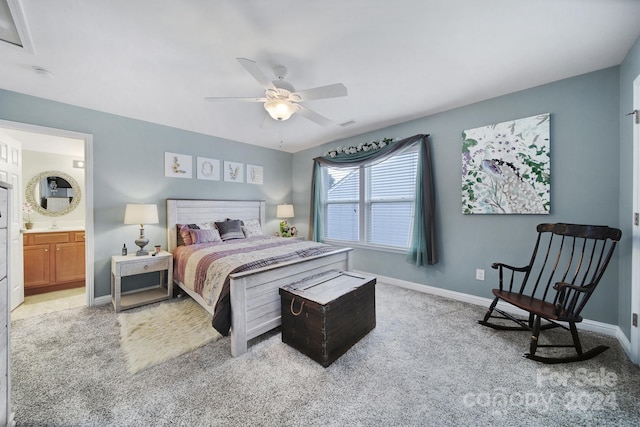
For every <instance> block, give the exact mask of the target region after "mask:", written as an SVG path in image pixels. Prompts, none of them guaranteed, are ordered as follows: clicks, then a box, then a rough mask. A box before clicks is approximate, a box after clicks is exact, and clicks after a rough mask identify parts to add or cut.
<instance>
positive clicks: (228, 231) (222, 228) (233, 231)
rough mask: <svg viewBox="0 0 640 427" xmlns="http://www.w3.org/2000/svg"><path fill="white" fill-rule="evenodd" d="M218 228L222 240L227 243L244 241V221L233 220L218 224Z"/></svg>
mask: <svg viewBox="0 0 640 427" xmlns="http://www.w3.org/2000/svg"><path fill="white" fill-rule="evenodd" d="M216 227H217V228H218V231H219V232H220V238H222V240H224V241H225V242H226V241H227V240H231V239H244V233H243V232H242V221H240V220H239V219H232V220H230V221H224V222H216Z"/></svg>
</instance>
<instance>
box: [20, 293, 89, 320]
mask: <svg viewBox="0 0 640 427" xmlns="http://www.w3.org/2000/svg"><path fill="white" fill-rule="evenodd" d="M86 304H87V297H86V295H85V288H74V289H67V290H62V291H54V292H47V293H45V294H39V295H32V296H28V297H25V298H24V302H23V303H22V304H20V305H19V306H18V307H16V308H15V309H14V310H13V311H12V312H11V321H15V320H20V319H28V318H30V317H34V316H40V315H42V314H47V313H55V312H57V311H62V310H68V309H70V308H78V307H84V306H85V305H86Z"/></svg>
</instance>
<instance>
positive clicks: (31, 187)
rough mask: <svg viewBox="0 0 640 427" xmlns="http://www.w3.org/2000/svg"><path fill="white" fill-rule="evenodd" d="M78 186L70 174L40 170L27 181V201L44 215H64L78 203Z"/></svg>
mask: <svg viewBox="0 0 640 427" xmlns="http://www.w3.org/2000/svg"><path fill="white" fill-rule="evenodd" d="M80 193H81V192H80V186H79V185H78V182H77V181H76V180H75V179H73V177H71V176H70V175H68V174H66V173H64V172H60V171H46V172H42V173H40V174H38V175H36V176H34V177H33V178H31V180H30V181H29V183H28V184H27V188H26V190H25V196H26V199H27V202H29V204H31V206H32V207H33V209H34V210H35V211H36V212H38V213H39V214H41V215H45V216H61V215H66V214H68V213H69V212H71V211H72V210H74V209H75V208H76V207H77V206H78V205H79V204H80V195H81V194H80Z"/></svg>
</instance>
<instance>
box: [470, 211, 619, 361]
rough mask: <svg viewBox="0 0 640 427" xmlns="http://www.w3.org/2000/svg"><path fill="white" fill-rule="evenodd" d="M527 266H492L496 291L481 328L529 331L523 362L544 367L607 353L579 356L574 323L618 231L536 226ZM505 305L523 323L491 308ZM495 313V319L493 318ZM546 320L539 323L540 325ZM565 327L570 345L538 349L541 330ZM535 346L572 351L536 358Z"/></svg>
mask: <svg viewBox="0 0 640 427" xmlns="http://www.w3.org/2000/svg"><path fill="white" fill-rule="evenodd" d="M537 231H538V236H537V239H536V243H535V246H534V249H533V253H532V255H531V259H530V261H529V264H528V265H526V266H523V267H514V266H510V265H507V264H503V263H494V264H492V266H491V267H492V268H494V269H497V270H498V285H499V288H498V289H493V290H492V293H493V295H494V296H495V298H494V300H493V302H492V303H491V305H490V306H489V309H488V311H487V313H486V314H485V316H484V319H483V320H481V321H479V323H480V324H482V325H485V326H489V327H491V328H494V329H502V330H530V331H532V333H533V334H532V336H531V343H530V352H529V353H527V354H525V357H527V358H529V359H533V360H537V361H540V362H545V363H564V362H572V361H577V360H585V359H588V358H591V357H593V356H595V355H597V354H599V353H601V352H603V351H605V350H606V349H607V347H605V346H599V347H596V348H594V349H592V350H590V351H588V352H583V351H582V346H581V344H580V340H579V337H578V333H577V329H576V326H575V324H576V323H579V322H581V321H582V317H581V315H580V313H581V312H582V309H583V308H584V307H585V305H586V304H587V302H588V301H589V298H591V295H592V294H593V292H594V291H595V289H596V286H597V285H598V283H599V282H600V279H601V278H602V276H603V274H604V272H605V270H606V268H607V265H608V264H609V261H610V260H611V257H612V255H613V252H614V250H615V247H616V245H617V242H618V241H619V240H620V237H621V234H622V233H621V231H620V230H618V229H616V228H610V227H606V226H594V225H578V224H563V223H558V224H540V225H538V226H537ZM501 300H502V301H504V302H506V303H509V304H511V305H513V306H515V307H518V308H520V309H521V310H524V311H526V312H528V314H529V318H528V319H519V318H517V317H515V316H514V315H512V314H511V313H508V312H506V311H504V310H502V309H499V308H497V307H496V305H497V303H498V302H499V301H501ZM494 312H495V313H498V314H499V315H498V316H496V315H494ZM491 319H506V320H509V321H513V322H515V323H516V324H518V325H519V326H515V327H514V326H507V325H504V324H503V323H497V322H495V321H491ZM543 319H544V320H546V321H547V322H545V323H544V324H541V321H542V320H543ZM557 322H566V323H568V324H569V328H568V329H569V330H570V331H571V336H572V338H573V344H572V345H552V344H540V343H539V334H540V330H544V329H551V328H555V327H563V328H565V329H567V328H566V327H565V326H564V325H561V324H559V323H557ZM538 347H574V348H575V350H576V352H577V355H576V356H572V357H544V356H539V355H536V350H537V348H538Z"/></svg>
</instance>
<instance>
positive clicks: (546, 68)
mask: <svg viewBox="0 0 640 427" xmlns="http://www.w3.org/2000/svg"><path fill="white" fill-rule="evenodd" d="M11 1H12V2H13V3H14V4H15V3H18V4H21V6H22V9H23V11H24V16H25V21H26V24H27V26H28V30H29V36H30V37H29V38H30V40H31V43H32V46H33V52H28V51H26V50H24V49H17V48H15V47H13V46H11V45H9V44H7V43H1V42H0V76H1V77H0V88H2V89H8V90H12V91H16V92H21V93H25V94H29V95H34V96H38V97H42V98H46V99H51V100H55V101H60V102H64V103H68V104H73V105H78V106H82V107H86V108H91V109H95V110H99V111H104V112H108V113H113V114H118V115H122V116H127V117H132V118H136V119H141V120H146V121H149V122H153V123H159V124H165V125H168V126H173V127H177V128H181V129H187V130H191V131H195V132H200V133H203V134H208V135H215V136H218V137H222V138H226V139H230V140H234V141H240V142H245V143H249V144H255V145H260V146H264V147H269V148H276V149H277V148H280V149H282V150H285V151H289V152H296V151H299V150H302V149H305V148H308V147H311V146H316V145H319V144H322V143H325V142H329V141H333V140H336V139H340V138H344V137H348V136H353V135H357V134H361V133H364V132H368V131H372V130H376V129H380V128H384V127H387V126H389V125H392V124H396V123H401V122H404V121H407V120H410V119H414V118H418V117H422V116H425V115H430V114H434V113H436V112H440V111H445V110H448V109H451V108H455V107H458V106H462V105H467V104H470V103H474V102H477V101H480V100H484V99H488V98H492V97H495V96H499V95H503V94H506V93H510V92H514V91H517V90H522V89H526V88H530V87H534V86H538V85H541V84H545V83H548V82H551V81H556V80H560V79H563V78H567V77H571V76H575V75H579V74H583V73H586V72H590V71H595V70H599V69H602V68H606V67H610V66H614V65H618V64H620V63H621V62H622V60H623V59H624V57H625V55H626V54H627V52H628V51H629V49H630V48H631V46H632V45H633V43H634V41H635V40H636V39H637V37H638V36H639V35H640V0H483V1H478V0H396V1H376V2H373V1H371V0H325V1H315V2H311V1H301V0H272V1H264V0H242V1H239V0H236V1H232V0H182V1H175V0H135V1H131V0H108V1H86V0H57V1H43V0H11ZM236 57H245V58H250V59H253V60H255V61H257V62H258V64H259V65H260V67H261V68H262V71H263V72H264V74H266V75H267V76H268V77H271V76H272V75H273V74H272V71H271V67H273V66H275V65H284V66H286V67H287V68H288V69H289V74H288V76H287V79H286V80H288V81H289V82H290V83H292V84H293V85H294V86H295V87H296V89H298V90H302V89H308V88H312V87H317V86H323V85H328V84H332V83H337V82H342V83H344V84H345V85H346V87H347V88H348V91H349V95H348V96H347V97H344V98H334V99H327V100H316V101H308V102H306V103H304V105H305V106H306V107H308V108H310V109H312V110H314V111H315V112H317V113H319V114H322V115H323V116H325V117H327V118H329V119H331V120H332V121H333V124H332V125H330V126H328V127H321V126H319V125H317V124H315V123H313V122H310V121H309V120H307V119H305V118H304V117H301V116H297V115H294V116H293V117H292V118H291V119H289V120H288V121H286V122H281V123H280V122H275V121H271V119H268V120H266V121H265V120H264V119H265V115H266V112H265V111H264V109H263V108H262V105H261V104H257V103H255V104H254V103H241V102H218V103H211V102H206V101H204V99H203V98H205V97H213V96H229V97H234V96H237V97H261V96H263V95H264V91H263V89H262V88H261V86H260V85H259V84H258V83H257V82H256V81H255V80H254V79H253V77H251V75H249V74H248V73H247V72H246V71H245V70H244V68H242V67H241V66H240V64H239V63H238V62H237V61H236V59H235V58H236ZM33 66H39V67H44V68H46V69H47V70H48V71H50V72H51V73H52V74H53V77H50V78H43V77H42V76H40V75H38V74H36V73H35V72H34V71H33ZM585 89H586V90H588V88H585ZM263 121H264V122H265V125H263ZM348 121H354V122H355V123H354V124H352V125H350V126H344V127H343V126H340V124H341V123H344V122H348ZM393 136H400V137H402V136H406V135H393ZM97 143H99V141H97Z"/></svg>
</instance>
